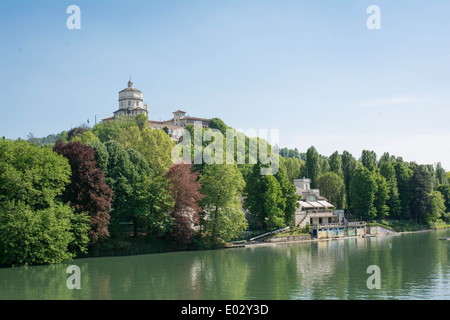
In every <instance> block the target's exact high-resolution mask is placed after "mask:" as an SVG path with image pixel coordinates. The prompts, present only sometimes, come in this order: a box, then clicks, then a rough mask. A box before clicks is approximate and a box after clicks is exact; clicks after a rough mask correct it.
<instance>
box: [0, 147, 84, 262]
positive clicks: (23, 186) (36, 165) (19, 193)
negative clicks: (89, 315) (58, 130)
mask: <svg viewBox="0 0 450 320" xmlns="http://www.w3.org/2000/svg"><path fill="white" fill-rule="evenodd" d="M70 175H71V169H70V165H69V163H68V161H67V160H66V159H65V158H64V157H63V156H60V155H58V154H56V153H54V152H53V151H52V150H51V149H49V148H45V147H43V148H41V147H38V146H35V145H32V144H29V143H27V142H25V141H20V140H18V141H10V140H7V141H6V140H0V264H6V265H27V264H40V263H59V262H62V261H64V260H67V259H70V258H72V257H74V256H75V254H76V253H77V252H80V251H81V252H85V251H86V245H87V242H88V231H89V217H88V216H87V215H86V214H84V213H82V214H78V213H75V210H74V209H73V208H71V206H70V205H69V204H63V203H62V202H61V201H60V200H59V196H61V194H62V193H63V191H64V190H65V187H66V186H67V184H68V183H69V182H70Z"/></svg>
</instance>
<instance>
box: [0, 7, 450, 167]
mask: <svg viewBox="0 0 450 320" xmlns="http://www.w3.org/2000/svg"><path fill="white" fill-rule="evenodd" d="M71 4H75V5H78V6H79V7H80V9H81V29H80V30H69V29H68V28H67V27H66V20H67V18H68V17H69V14H67V13H66V9H67V7H68V6H69V5H71ZM372 4H375V5H378V6H379V7H380V9H381V29H380V30H369V29H368V28H367V27H366V20H367V18H368V17H369V14H367V13H366V9H367V7H368V6H369V5H372ZM0 41H1V46H0V99H1V106H0V108H1V113H0V136H6V137H8V138H18V137H22V138H26V136H27V135H28V133H29V132H32V133H33V134H34V135H35V136H38V137H42V136H46V135H48V134H50V133H57V132H60V131H62V130H69V129H70V128H71V127H74V126H77V125H80V124H81V123H83V122H85V121H86V120H87V119H90V123H91V124H93V122H94V118H95V116H97V119H98V120H99V119H101V118H105V117H109V116H111V115H112V113H113V111H115V110H116V109H118V101H117V99H118V92H119V91H120V90H122V89H124V88H125V87H126V83H127V81H128V77H129V76H130V75H131V77H132V79H133V82H134V84H135V87H136V88H138V89H140V90H141V91H143V93H144V100H145V102H147V103H148V105H149V108H150V109H149V117H150V119H154V120H159V119H169V118H170V117H171V116H172V112H173V111H175V110H177V109H179V108H180V109H182V110H185V111H187V112H188V113H189V114H190V115H191V116H198V117H208V118H211V117H219V118H221V119H223V120H224V121H225V123H227V124H228V125H230V126H232V127H234V128H241V129H256V130H257V129H279V130H280V146H281V147H284V146H287V147H290V148H294V147H297V148H298V149H299V151H301V152H305V151H306V149H307V148H308V147H309V146H311V145H314V146H315V147H316V149H317V150H318V151H319V152H320V153H322V154H324V155H327V156H328V155H330V154H331V153H332V152H334V151H335V150H338V151H339V152H342V151H343V150H348V151H350V152H351V153H352V154H353V155H354V156H355V157H357V158H358V157H359V156H360V154H361V151H362V150H363V149H369V150H374V151H376V152H377V154H378V156H380V155H381V154H382V153H383V152H384V151H388V152H390V153H391V154H394V155H397V156H403V157H404V159H405V160H407V161H417V162H419V163H435V162H438V161H441V162H442V164H443V165H444V168H445V169H447V170H450V148H449V142H450V128H449V126H448V124H447V122H448V119H449V118H450V90H449V84H450V72H449V71H450V2H449V1H448V0H443V1H438V0H430V1H425V0H422V1H417V0H407V1H406V0H405V1H393V0H389V1H385V0H370V1H365V0H354V1H351V0H342V1H324V0H322V1H318V0H315V1H314V0H308V1H302V0H221V1H219V0H183V1H182V0H159V1H148V0H147V1H94V0H90V1H75V0H73V1H61V0H59V1H56V0H54V1H22V0H13V1H11V0H2V1H1V2H0Z"/></svg>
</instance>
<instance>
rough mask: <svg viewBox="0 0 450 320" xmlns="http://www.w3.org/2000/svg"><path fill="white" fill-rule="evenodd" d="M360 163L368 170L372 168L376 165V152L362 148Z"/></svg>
mask: <svg viewBox="0 0 450 320" xmlns="http://www.w3.org/2000/svg"><path fill="white" fill-rule="evenodd" d="M361 163H362V164H363V166H364V167H366V168H367V169H369V170H370V171H372V170H374V169H375V168H376V167H377V154H376V153H375V152H374V151H369V150H363V151H362V154H361Z"/></svg>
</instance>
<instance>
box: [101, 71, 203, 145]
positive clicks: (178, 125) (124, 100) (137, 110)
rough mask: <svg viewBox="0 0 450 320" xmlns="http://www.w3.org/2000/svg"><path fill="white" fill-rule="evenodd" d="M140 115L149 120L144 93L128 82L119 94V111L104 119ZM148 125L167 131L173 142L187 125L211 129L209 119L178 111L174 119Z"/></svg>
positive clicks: (109, 119)
mask: <svg viewBox="0 0 450 320" xmlns="http://www.w3.org/2000/svg"><path fill="white" fill-rule="evenodd" d="M138 114H145V116H146V117H147V119H148V106H147V104H146V103H144V99H143V93H142V91H140V90H138V89H136V88H134V84H133V81H131V79H130V80H129V81H128V86H127V88H125V89H123V90H122V91H120V92H119V109H118V110H116V111H114V116H112V117H109V118H105V119H103V121H104V122H108V121H111V120H116V119H119V118H121V117H133V118H134V117H135V116H137V115H138ZM148 124H149V126H150V127H152V128H153V129H164V130H167V132H168V134H169V135H170V136H171V137H172V139H173V140H177V139H178V137H179V136H180V132H181V130H180V129H183V128H185V127H186V126H187V125H190V124H191V125H193V126H201V127H203V128H208V127H209V119H206V118H198V117H190V116H187V115H186V111H182V110H177V111H175V112H173V118H172V119H170V120H165V121H155V120H149V121H148Z"/></svg>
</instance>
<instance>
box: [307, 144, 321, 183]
mask: <svg viewBox="0 0 450 320" xmlns="http://www.w3.org/2000/svg"><path fill="white" fill-rule="evenodd" d="M320 163H321V157H320V155H319V153H318V152H317V150H316V148H314V147H313V146H312V147H310V148H309V149H308V150H307V151H306V161H305V169H306V177H307V178H310V179H311V188H313V189H314V188H316V187H317V185H316V184H317V180H318V178H319V175H320V173H321V171H320Z"/></svg>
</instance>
